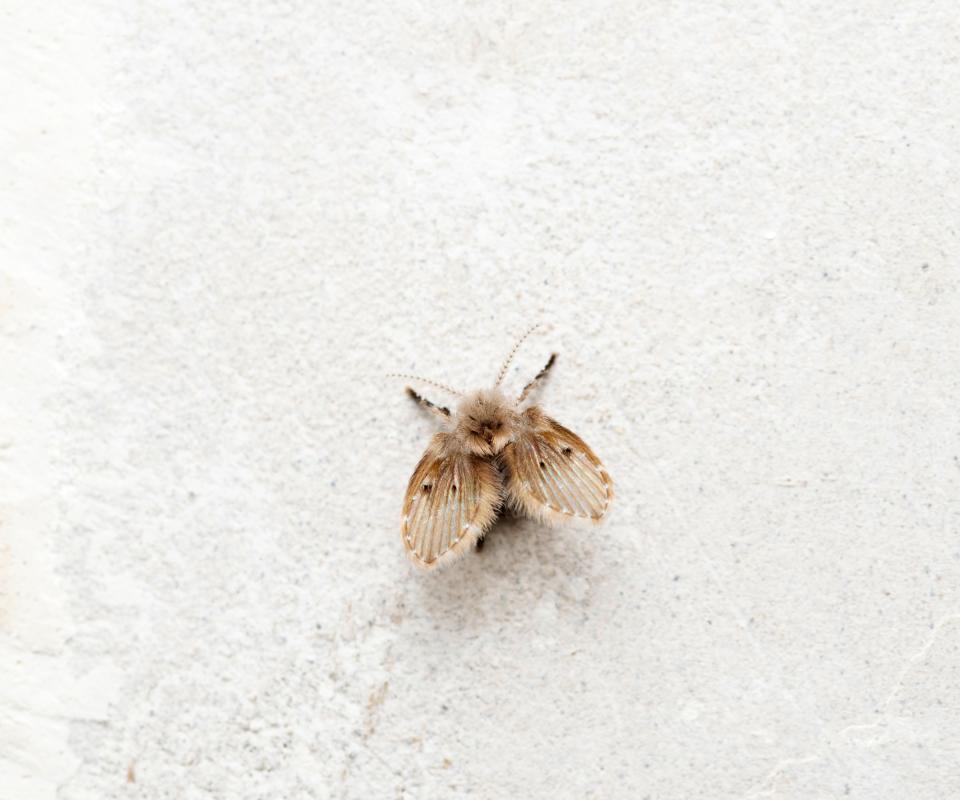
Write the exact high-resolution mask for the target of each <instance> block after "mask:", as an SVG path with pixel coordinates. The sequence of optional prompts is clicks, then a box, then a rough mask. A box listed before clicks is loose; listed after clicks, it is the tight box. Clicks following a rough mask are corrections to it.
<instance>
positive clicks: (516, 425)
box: [397, 327, 613, 569]
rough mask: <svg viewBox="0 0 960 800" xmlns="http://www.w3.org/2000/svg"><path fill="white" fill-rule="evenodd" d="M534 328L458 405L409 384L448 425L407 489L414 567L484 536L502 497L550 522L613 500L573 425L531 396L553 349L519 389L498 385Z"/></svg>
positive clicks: (598, 510) (598, 509)
mask: <svg viewBox="0 0 960 800" xmlns="http://www.w3.org/2000/svg"><path fill="white" fill-rule="evenodd" d="M535 329H536V327H534V328H531V329H530V330H529V331H527V332H526V333H525V334H524V335H523V336H522V337H520V339H519V340H518V341H517V343H516V344H515V345H514V347H513V349H512V350H511V351H510V354H509V355H508V356H507V359H506V361H504V364H503V366H502V367H501V368H500V372H499V374H498V375H497V381H496V383H495V384H494V385H493V387H492V388H490V389H481V390H480V391H476V392H471V393H469V394H467V395H465V396H464V395H461V396H462V399H461V400H460V403H459V405H458V406H457V408H456V411H454V412H451V411H450V409H448V408H445V407H443V406H440V405H437V404H435V403H432V402H431V401H429V400H427V399H426V398H425V397H422V396H421V395H420V394H418V393H417V392H416V391H414V390H413V389H412V388H410V387H409V386H408V387H407V394H408V395H409V396H410V397H411V398H413V399H414V400H415V401H416V402H417V403H419V404H420V405H421V406H422V407H423V408H424V409H426V410H427V411H429V412H431V413H433V414H435V415H436V416H438V417H439V418H440V419H441V420H442V421H443V422H444V426H445V430H443V431H440V432H439V433H435V434H434V436H433V438H432V439H431V440H430V444H429V445H428V446H427V450H426V452H425V453H424V454H423V458H421V459H420V463H418V464H417V466H416V469H414V471H413V475H412V476H411V478H410V483H409V484H408V486H407V493H406V496H405V497H404V499H403V512H402V514H403V519H402V522H401V535H402V537H403V545H404V547H405V549H406V552H407V555H408V556H409V557H410V559H411V560H412V561H413V563H414V564H416V565H417V566H418V567H421V568H423V569H433V568H435V567H438V566H440V565H441V564H446V563H449V562H450V561H452V560H454V559H455V558H457V557H458V556H460V555H462V554H463V553H465V552H466V551H467V550H469V549H470V548H471V547H472V546H473V545H475V544H476V545H477V546H478V547H479V546H480V545H482V543H483V536H484V534H485V533H486V532H487V530H488V528H489V527H490V526H491V525H492V524H493V522H494V521H495V520H496V518H497V516H498V515H499V514H500V511H501V510H502V509H503V506H504V505H505V503H509V504H510V506H511V507H512V508H513V509H514V510H515V511H517V512H519V513H522V514H525V515H527V516H528V517H532V518H533V519H536V520H539V521H541V522H548V523H552V524H561V523H564V522H571V521H576V520H584V521H590V522H593V523H598V522H600V521H601V520H602V519H603V517H604V515H605V514H606V513H607V509H608V508H609V507H610V501H611V500H612V499H613V482H612V481H611V480H610V476H609V475H608V474H607V471H606V469H604V466H603V464H602V463H600V459H598V458H597V457H596V455H594V453H593V451H592V450H591V449H590V448H589V447H588V446H587V444H586V443H585V442H584V441H583V439H581V438H580V437H579V436H577V435H576V434H575V433H574V432H573V431H571V430H569V429H568V428H565V427H563V425H561V424H560V423H559V422H557V421H555V420H554V419H552V418H550V417H549V416H547V414H545V413H544V412H543V411H542V410H541V409H540V407H539V406H536V405H527V404H526V402H527V398H528V397H529V396H530V394H531V393H532V392H533V391H534V390H535V389H536V388H537V387H538V386H539V385H540V384H541V383H542V381H543V379H544V378H545V377H546V376H547V374H548V373H549V372H550V369H551V368H552V367H553V365H554V364H555V363H556V359H557V354H556V353H553V354H552V355H551V356H550V359H549V360H548V361H547V364H546V366H545V367H544V368H543V369H541V370H540V372H539V373H538V374H537V375H536V376H535V377H534V378H533V380H531V381H530V382H529V383H528V384H527V385H526V386H525V387H524V388H523V391H522V392H520V394H519V396H517V397H516V398H510V397H508V396H507V395H506V394H504V392H503V390H502V389H501V388H500V384H501V382H502V381H503V377H504V375H506V373H507V368H508V367H509V366H510V362H511V361H512V360H513V357H514V355H516V352H517V350H518V349H519V347H520V345H521V344H522V343H523V341H524V339H526V338H527V336H529V335H530V333H532V332H533V330H535ZM397 377H404V378H413V376H410V375H399V376H397ZM413 379H414V380H420V381H422V382H423V383H430V384H432V385H434V386H437V387H438V388H441V389H443V390H444V391H447V392H450V393H451V394H455V395H459V394H461V393H460V392H456V391H455V390H453V389H450V388H449V387H448V386H445V385H443V384H440V383H436V382H434V381H427V380H425V379H422V378H413Z"/></svg>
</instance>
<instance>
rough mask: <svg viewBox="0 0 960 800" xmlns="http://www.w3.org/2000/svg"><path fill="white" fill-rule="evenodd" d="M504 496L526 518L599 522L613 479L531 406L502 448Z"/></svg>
mask: <svg viewBox="0 0 960 800" xmlns="http://www.w3.org/2000/svg"><path fill="white" fill-rule="evenodd" d="M503 463H504V466H505V467H506V470H507V495H508V497H509V498H510V502H511V504H512V505H513V506H514V507H515V508H516V509H517V510H518V511H521V512H523V513H524V514H526V515H527V516H530V517H534V518H535V519H539V520H544V521H547V522H554V523H559V522H567V521H572V520H577V519H581V520H589V521H591V522H599V521H600V520H601V519H603V516H604V515H605V514H606V513H607V508H609V506H610V501H611V500H613V481H611V480H610V476H609V475H608V474H607V471H606V469H604V467H603V464H601V463H600V459H599V458H597V457H596V456H595V455H594V454H593V451H592V450H591V449H590V448H589V447H587V444H586V442H584V441H583V439H581V438H580V437H579V436H577V434H575V433H574V432H573V431H571V430H568V429H567V428H564V427H563V425H561V424H560V423H559V422H557V421H556V420H553V419H551V418H550V417H548V416H547V415H546V414H544V413H543V412H542V411H541V410H540V409H539V408H537V407H536V406H532V407H531V408H528V409H527V410H526V411H524V413H523V414H521V415H520V421H519V425H518V426H517V434H516V436H515V437H514V440H513V441H512V442H511V443H510V444H508V445H507V446H506V447H505V448H504V450H503Z"/></svg>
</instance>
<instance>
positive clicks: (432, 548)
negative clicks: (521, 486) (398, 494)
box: [401, 433, 501, 569]
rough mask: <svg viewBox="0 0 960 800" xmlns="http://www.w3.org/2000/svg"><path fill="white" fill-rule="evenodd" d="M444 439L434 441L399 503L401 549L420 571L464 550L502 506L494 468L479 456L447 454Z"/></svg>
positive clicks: (487, 525) (497, 474)
mask: <svg viewBox="0 0 960 800" xmlns="http://www.w3.org/2000/svg"><path fill="white" fill-rule="evenodd" d="M448 437H449V434H446V433H438V434H436V435H435V436H434V437H433V440H432V441H431V442H430V446H429V447H428V448H427V451H426V452H425V453H424V455H423V458H421V459H420V463H419V464H417V467H416V469H415V470H414V471H413V475H412V477H411V478H410V483H409V485H408V486H407V494H406V496H405V497H404V500H403V522H402V525H401V533H402V535H403V544H404V547H405V548H406V550H407V554H408V555H409V556H410V559H411V560H412V561H413V562H414V564H416V565H417V566H419V567H422V568H424V569H432V568H434V567H436V566H438V565H440V564H442V563H445V562H447V561H450V560H452V559H454V558H456V556H457V555H459V554H460V553H462V552H464V551H466V550H467V549H468V548H469V547H470V546H471V545H472V544H473V543H474V542H476V540H477V538H478V537H479V536H481V535H482V534H483V533H484V532H485V531H486V530H487V528H488V527H490V525H491V524H492V523H493V521H494V519H496V516H497V508H498V506H499V504H500V492H501V485H500V476H499V473H498V472H497V469H496V467H494V466H493V464H491V463H490V461H489V460H488V459H485V458H482V457H479V456H475V455H471V454H469V453H464V452H462V451H455V452H450V450H449V448H447V447H446V446H445V445H446V443H447V440H448Z"/></svg>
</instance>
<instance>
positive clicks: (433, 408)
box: [407, 386, 450, 417]
mask: <svg viewBox="0 0 960 800" xmlns="http://www.w3.org/2000/svg"><path fill="white" fill-rule="evenodd" d="M407 394H408V395H410V397H412V398H413V399H414V400H416V401H417V402H418V403H419V404H420V405H421V406H423V407H424V408H425V409H426V410H427V411H429V412H431V413H433V414H437V415H438V416H441V417H449V416H450V409H449V408H445V407H444V406H438V405H436V404H435V403H431V402H430V401H429V400H427V398H426V397H423V396H421V395H419V394H417V393H416V392H415V391H414V390H413V389H411V388H410V387H409V386H408V387H407Z"/></svg>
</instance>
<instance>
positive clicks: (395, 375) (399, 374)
mask: <svg viewBox="0 0 960 800" xmlns="http://www.w3.org/2000/svg"><path fill="white" fill-rule="evenodd" d="M387 377H388V378H404V379H406V380H408V381H419V382H420V383H428V384H430V385H431V386H436V387H437V388H438V389H442V390H443V391H445V392H449V393H450V394H455V395H457V396H458V397H461V396H463V392H458V391H457V390H456V389H451V388H450V387H449V386H447V384H445V383H440V382H438V381H432V380H430V379H429V378H421V377H419V376H418V375H407V374H406V373H404V372H388V373H387Z"/></svg>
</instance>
